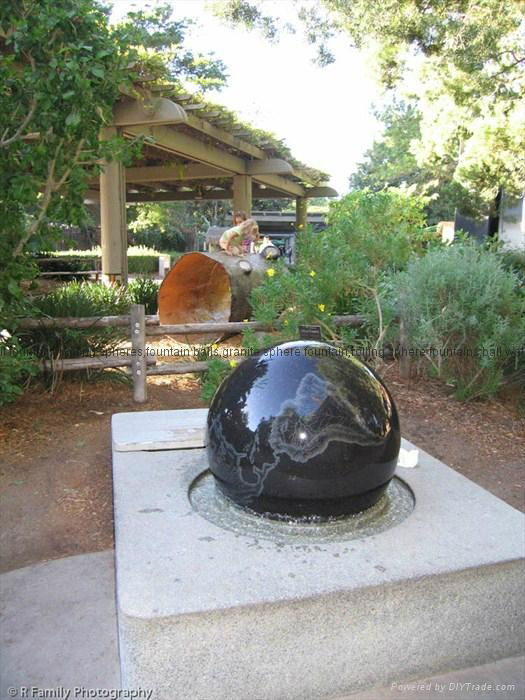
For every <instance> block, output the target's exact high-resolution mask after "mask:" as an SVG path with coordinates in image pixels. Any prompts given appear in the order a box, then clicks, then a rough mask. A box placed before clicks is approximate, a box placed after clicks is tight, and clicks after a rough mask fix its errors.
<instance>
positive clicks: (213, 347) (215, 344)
mask: <svg viewBox="0 0 525 700" xmlns="http://www.w3.org/2000/svg"><path fill="white" fill-rule="evenodd" d="M218 348H219V346H218V345H217V343H213V345H212V346H211V349H212V350H217V349H218Z"/></svg>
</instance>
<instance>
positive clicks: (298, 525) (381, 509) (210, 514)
mask: <svg viewBox="0 0 525 700" xmlns="http://www.w3.org/2000/svg"><path fill="white" fill-rule="evenodd" d="M188 495H189V500H190V503H191V505H192V507H193V509H194V510H195V511H196V512H197V513H199V515H201V516H202V517H203V518H205V519H206V520H208V521H209V522H212V523H213V524H214V525H217V526H218V527H220V528H222V529H223V530H229V531H230V532H235V533H236V534H238V535H243V536H244V537H251V538H254V539H263V540H271V541H272V542H275V543H278V544H299V545H308V544H310V545H312V544H317V545H319V544H322V543H328V542H345V541H349V540H356V539H363V538H365V537H370V536H372V535H377V534H379V533H380V532H384V531H385V530H389V529H390V528H392V527H395V526H396V525H399V523H401V522H403V520H405V519H406V518H407V517H408V516H409V515H410V513H411V512H412V511H413V509H414V504H415V498H414V495H413V493H412V490H411V489H410V487H409V486H407V484H405V482H404V481H402V480H401V479H399V478H397V477H394V478H393V479H392V480H391V481H390V483H389V485H388V487H387V489H386V491H385V492H384V493H383V495H382V496H381V498H380V499H379V500H378V501H377V502H376V503H375V504H374V505H373V506H372V507H370V508H367V509H366V510H364V511H361V512H360V513H354V514H352V515H346V516H340V517H332V518H320V517H316V516H305V517H302V518H290V517H286V516H281V517H279V516H276V515H275V514H273V513H272V514H266V515H268V516H269V517H264V515H265V514H261V513H257V512H256V511H253V510H251V509H250V508H246V507H244V506H239V505H237V504H236V503H235V502H234V501H232V500H231V499H230V498H228V496H226V495H225V494H224V493H223V492H222V491H221V490H220V489H218V488H217V487H216V484H215V479H214V477H213V475H212V474H211V472H210V471H209V470H206V471H204V472H202V473H201V474H199V476H198V477H197V478H196V479H194V481H193V482H192V484H191V486H190V488H189V494H188Z"/></svg>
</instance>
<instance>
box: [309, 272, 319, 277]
mask: <svg viewBox="0 0 525 700" xmlns="http://www.w3.org/2000/svg"><path fill="white" fill-rule="evenodd" d="M308 274H309V275H310V277H315V276H316V274H317V272H316V271H315V270H310V272H309V273H308Z"/></svg>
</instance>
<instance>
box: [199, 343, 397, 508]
mask: <svg viewBox="0 0 525 700" xmlns="http://www.w3.org/2000/svg"><path fill="white" fill-rule="evenodd" d="M399 444H400V432H399V421H398V417H397V411H396V408H395V405H394V402H393V400H392V397H391V396H390V393H389V391H388V389H387V388H386V387H385V385H384V384H383V382H382V381H381V379H380V378H379V377H378V376H377V374H375V373H374V372H373V371H372V370H371V369H369V368H368V367H367V366H366V365H364V364H363V363H362V362H360V361H359V360H357V359H355V358H354V357H352V356H351V355H349V354H343V353H342V352H341V350H339V349H337V348H335V347H334V346H332V345H328V344H327V343H320V342H313V341H294V342H290V343H283V344H281V345H277V346H274V347H272V348H268V349H267V350H261V351H260V352H258V353H257V354H255V355H252V356H250V357H249V358H247V359H246V360H244V361H243V362H242V363H241V364H239V366H238V367H237V368H236V369H235V370H234V371H233V372H232V374H231V375H230V376H229V377H227V378H226V379H225V380H224V382H223V383H222V384H221V385H220V387H219V388H218V389H217V392H216V394H215V396H214V397H213V400H212V403H211V406H210V410H209V414H208V438H207V451H208V459H209V467H210V470H211V472H212V474H213V475H214V477H215V480H216V484H217V486H218V487H219V489H220V490H221V491H222V492H223V493H224V494H226V496H228V497H229V498H230V499H232V500H233V501H234V502H235V503H237V504H239V505H242V506H245V507H248V508H250V509H252V510H254V511H257V512H259V513H264V514H265V515H267V516H269V517H272V516H274V517H279V516H290V517H305V516H306V517H310V516H317V517H320V518H326V517H330V516H341V515H344V514H347V513H356V512H358V511H361V510H364V509H366V508H369V507H370V506H372V505H373V504H374V503H376V502H377V501H378V499H379V498H380V497H381V495H382V494H383V492H384V491H385V489H386V487H387V486H388V483H389V482H390V480H391V479H392V476H393V475H394V470H395V468H396V463H397V457H398V454H399Z"/></svg>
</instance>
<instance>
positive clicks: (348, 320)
mask: <svg viewBox="0 0 525 700" xmlns="http://www.w3.org/2000/svg"><path fill="white" fill-rule="evenodd" d="M332 320H333V322H334V323H335V325H336V326H350V327H351V328H359V327H360V326H362V325H364V323H365V321H366V318H365V316H362V315H361V314H346V315H345V316H333V317H332Z"/></svg>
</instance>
